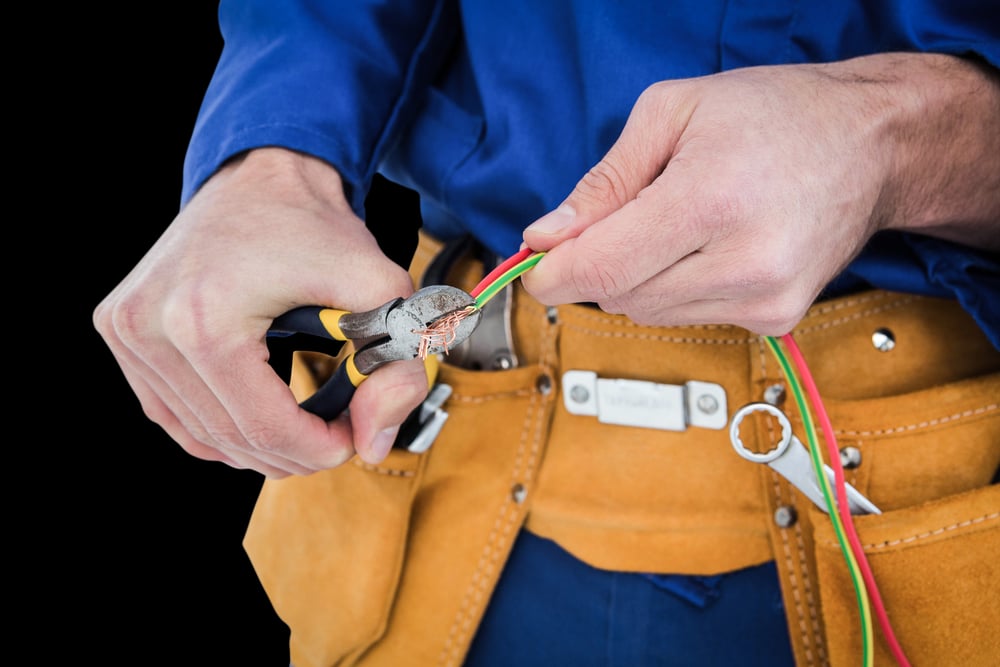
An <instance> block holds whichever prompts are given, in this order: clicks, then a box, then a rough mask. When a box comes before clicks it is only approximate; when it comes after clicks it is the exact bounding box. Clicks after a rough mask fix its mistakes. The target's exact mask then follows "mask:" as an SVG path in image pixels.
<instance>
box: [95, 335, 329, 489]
mask: <svg viewBox="0 0 1000 667" xmlns="http://www.w3.org/2000/svg"><path fill="white" fill-rule="evenodd" d="M114 351H115V356H116V358H117V359H118V361H119V365H120V366H121V367H122V369H123V372H124V373H125V376H126V380H127V381H128V382H129V385H130V386H131V387H132V389H133V391H134V392H135V393H136V395H137V396H138V397H139V399H140V402H141V404H142V406H143V410H144V412H145V413H146V415H147V417H149V418H150V419H151V420H152V421H154V422H156V423H157V424H159V425H160V427H161V428H163V429H164V431H166V433H167V434H168V435H169V436H170V437H171V438H172V439H173V440H175V441H176V442H177V443H178V444H179V445H180V446H181V447H182V448H183V449H184V450H185V451H186V452H188V453H189V454H191V455H193V456H196V457H197V458H200V459H203V460H206V461H220V462H223V463H226V464H227V465H229V466H231V467H233V468H238V469H249V470H255V471H257V472H260V473H261V474H264V475H266V476H268V477H283V476H287V475H288V474H305V473H308V472H312V471H313V468H306V467H305V466H302V465H300V464H298V463H296V462H294V461H290V460H287V459H286V458H284V457H280V456H276V455H274V454H272V453H270V452H266V451H264V452H262V451H256V450H254V449H252V448H251V447H250V446H249V443H248V442H247V440H246V438H244V437H243V435H242V434H241V433H240V432H239V430H238V429H237V428H236V426H235V424H234V422H233V420H232V419H231V417H230V416H229V414H228V413H227V412H226V411H225V410H224V408H223V407H222V405H221V403H220V402H219V401H218V399H217V397H216V396H215V395H214V394H212V393H211V392H210V391H207V390H206V388H205V386H204V383H202V382H201V381H200V379H199V378H198V376H197V374H196V373H195V372H194V370H193V369H192V368H191V367H190V365H189V364H188V363H187V360H186V359H184V358H183V356H181V355H180V354H178V353H176V352H161V353H160V355H159V357H160V358H159V360H158V363H162V362H163V355H168V356H169V361H168V363H167V366H166V367H168V368H171V369H172V375H171V378H172V380H168V379H166V378H165V377H164V376H162V375H161V374H159V373H157V372H155V371H154V370H153V369H152V368H151V367H150V366H149V365H148V364H146V363H144V362H143V361H142V359H141V358H140V357H139V356H138V355H137V354H135V353H133V352H132V351H131V350H129V349H128V348H127V347H125V346H123V345H115V346H114ZM185 377H186V378H191V379H176V378H185ZM178 387H183V388H184V389H183V390H184V391H185V392H190V393H185V394H180V393H179V392H178V390H177V388H178ZM184 395H187V396H193V397H195V398H194V400H192V401H191V402H190V403H189V402H186V401H185V400H183V399H182V398H181V397H182V396H184ZM189 400H190V399H189ZM213 425H214V426H213ZM221 434H229V435H228V436H226V437H221Z"/></svg>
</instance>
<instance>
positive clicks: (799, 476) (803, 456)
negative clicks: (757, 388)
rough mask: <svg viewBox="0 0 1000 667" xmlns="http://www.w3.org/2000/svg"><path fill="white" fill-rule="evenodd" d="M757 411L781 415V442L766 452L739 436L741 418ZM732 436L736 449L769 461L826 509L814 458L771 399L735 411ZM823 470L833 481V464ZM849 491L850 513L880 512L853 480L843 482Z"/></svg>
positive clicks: (750, 458) (758, 460) (756, 459)
mask: <svg viewBox="0 0 1000 667" xmlns="http://www.w3.org/2000/svg"><path fill="white" fill-rule="evenodd" d="M754 412H767V413H769V414H771V415H773V416H774V417H776V418H777V419H778V423H779V424H781V440H780V441H779V442H778V446H777V447H775V448H774V449H771V450H769V451H766V452H764V453H757V452H754V451H752V450H750V449H749V448H747V446H746V445H744V444H743V441H742V440H741V439H740V422H742V421H743V418H744V417H746V416H747V415H749V414H751V413H754ZM729 439H730V441H731V442H732V443H733V449H735V450H736V453H737V454H739V455H740V456H742V457H743V458H745V459H747V460H748V461H753V462H755V463H766V464H767V465H769V466H771V468H773V469H774V470H776V471H777V472H778V473H780V474H781V475H783V476H784V477H785V479H787V480H788V481H789V482H791V483H792V485H794V486H795V488H797V489H798V490H799V491H801V492H802V493H804V494H805V495H806V497H808V498H809V499H810V500H812V501H813V502H814V503H816V505H817V506H818V507H819V508H820V509H821V510H824V511H826V501H825V498H824V496H823V490H822V489H821V488H820V485H819V480H818V479H817V478H816V471H815V469H814V468H813V463H812V458H811V456H810V455H809V450H808V449H806V447H805V445H803V444H802V441H801V440H799V439H798V438H797V437H795V434H794V433H792V425H791V423H790V422H789V421H788V417H787V416H785V413H784V412H782V411H781V410H779V409H778V408H776V407H775V406H773V405H771V404H770V403H750V404H748V405H744V406H743V407H742V408H740V409H739V410H737V411H736V414H734V415H733V421H732V423H731V424H730V426H729ZM823 472H824V473H825V474H826V476H827V479H829V480H830V483H831V484H833V483H834V473H833V468H831V467H830V466H828V465H826V464H824V465H823ZM844 486H845V488H846V491H847V506H848V507H849V508H850V510H851V514H881V513H882V511H881V510H880V509H879V508H878V507H876V506H875V505H874V504H873V503H872V502H871V501H870V500H868V499H867V498H865V497H864V496H863V495H862V494H861V492H860V491H858V490H857V489H855V488H854V487H853V486H851V485H850V484H847V483H846V482H845V483H844Z"/></svg>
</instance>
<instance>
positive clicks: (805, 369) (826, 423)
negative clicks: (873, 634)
mask: <svg viewBox="0 0 1000 667" xmlns="http://www.w3.org/2000/svg"><path fill="white" fill-rule="evenodd" d="M781 342H782V343H783V344H784V345H785V348H786V349H787V350H788V353H789V355H790V356H791V358H792V361H793V362H794V363H795V366H796V367H797V368H798V372H799V375H800V376H801V381H802V383H803V384H804V385H805V388H806V392H807V393H808V395H809V400H810V402H811V403H812V405H813V409H814V410H815V411H816V418H817V420H818V421H819V425H820V428H821V429H822V431H823V438H824V440H826V447H827V456H829V457H830V460H831V462H832V463H831V466H830V467H831V468H833V475H834V483H835V484H836V487H837V501H838V502H837V507H838V510H839V513H840V517H841V520H842V521H843V523H844V526H845V529H846V531H847V538H848V541H849V542H850V545H851V549H852V551H853V553H854V556H855V559H856V560H857V563H858V566H859V567H860V569H861V575H862V577H863V578H864V581H865V586H866V587H867V589H868V595H869V596H870V598H871V603H872V605H873V606H874V607H875V616H876V617H877V619H878V623H879V627H880V628H881V629H882V634H883V635H884V637H885V640H886V643H888V645H889V650H890V651H891V652H892V655H893V657H894V658H895V659H896V662H897V663H898V664H899V665H900V666H901V667H910V662H909V660H907V658H906V655H905V654H904V653H903V648H902V646H900V644H899V641H898V640H897V639H896V634H895V632H894V631H893V629H892V624H891V623H890V622H889V615H888V614H887V613H886V610H885V605H884V604H883V603H882V595H881V594H880V593H879V590H878V586H877V585H876V583H875V576H874V575H873V574H872V570H871V566H869V564H868V559H867V557H866V556H865V552H864V548H863V547H862V546H861V540H860V539H859V537H858V533H857V530H855V527H854V521H853V520H852V518H851V511H850V508H849V507H848V504H847V487H846V482H845V481H844V467H843V465H842V464H841V463H840V449H839V447H838V446H837V439H836V435H835V434H834V432H833V424H831V422H830V416H829V414H828V413H827V411H826V408H825V407H824V406H823V400H822V398H821V397H820V394H819V390H818V389H817V388H816V383H815V382H814V381H813V377H812V373H811V372H810V370H809V366H808V365H807V364H806V360H805V357H804V356H803V355H802V351H801V350H800V349H799V346H798V344H797V343H796V342H795V339H794V338H793V337H792V335H791V334H785V335H784V336H782V337H781Z"/></svg>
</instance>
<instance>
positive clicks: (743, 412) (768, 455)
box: [729, 403, 792, 463]
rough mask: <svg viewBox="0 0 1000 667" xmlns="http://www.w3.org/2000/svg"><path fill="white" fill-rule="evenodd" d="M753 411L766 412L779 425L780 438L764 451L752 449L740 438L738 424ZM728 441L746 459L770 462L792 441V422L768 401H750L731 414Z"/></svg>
mask: <svg viewBox="0 0 1000 667" xmlns="http://www.w3.org/2000/svg"><path fill="white" fill-rule="evenodd" d="M754 412H766V413H768V414H770V415H771V416H772V417H775V418H776V419H777V420H778V423H779V424H780V425H781V440H779V441H778V444H777V445H776V446H775V447H774V448H773V449H770V450H768V451H766V452H755V451H753V450H752V449H750V448H749V447H747V446H746V445H744V444H743V440H742V438H740V424H741V423H742V422H743V419H744V417H747V416H748V415H750V414H752V413H754ZM729 441H730V442H731V443H732V445H733V449H735V450H736V453H737V454H739V455H740V456H742V457H743V458H745V459H747V460H748V461H753V462H754V463H770V462H771V461H774V460H775V459H777V458H778V457H780V456H781V455H782V454H784V453H785V451H786V450H787V449H788V446H789V445H790V444H791V443H792V424H791V422H789V421H788V417H787V416H786V415H785V413H784V412H782V411H781V410H779V409H778V408H776V407H775V406H773V405H771V404H770V403H750V404H748V405H744V406H743V407H742V408H740V409H739V410H737V411H736V414H734V415H733V419H732V421H731V422H730V424H729Z"/></svg>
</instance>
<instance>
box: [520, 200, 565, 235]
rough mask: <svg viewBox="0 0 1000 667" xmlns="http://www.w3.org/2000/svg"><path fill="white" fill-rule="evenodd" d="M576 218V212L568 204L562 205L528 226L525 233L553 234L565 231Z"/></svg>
mask: <svg viewBox="0 0 1000 667" xmlns="http://www.w3.org/2000/svg"><path fill="white" fill-rule="evenodd" d="M575 217H576V211H575V210H574V209H573V207H572V206H570V205H569V204H562V205H561V206H559V208H557V209H556V210H554V211H550V212H549V213H546V214H545V215H543V216H542V217H540V218H539V219H538V220H535V221H534V222H533V223H531V224H530V225H528V227H527V229H525V231H532V232H539V233H541V234H555V233H556V232H558V231H560V230H562V229H565V228H566V227H568V226H569V223H571V222H573V218H575Z"/></svg>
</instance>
